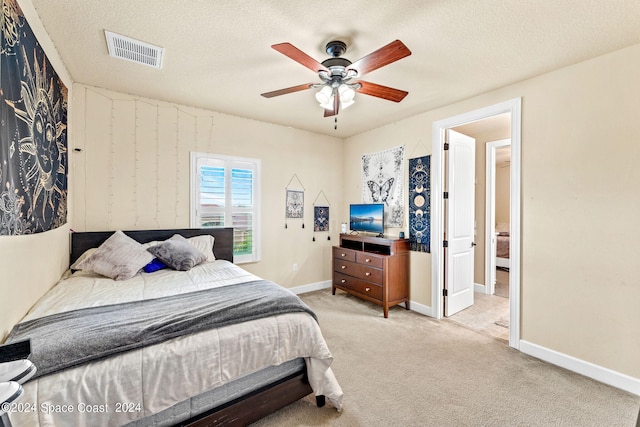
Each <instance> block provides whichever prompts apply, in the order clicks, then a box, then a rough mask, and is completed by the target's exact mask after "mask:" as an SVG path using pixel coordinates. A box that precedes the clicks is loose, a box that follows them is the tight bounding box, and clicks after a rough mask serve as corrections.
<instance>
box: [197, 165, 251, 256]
mask: <svg viewBox="0 0 640 427" xmlns="http://www.w3.org/2000/svg"><path fill="white" fill-rule="evenodd" d="M191 227H194V228H199V227H233V258H234V262H236V263H243V262H254V261H259V260H260V253H259V248H260V160H258V159H247V158H242V157H229V156H219V155H213V154H206V153H193V152H192V153H191Z"/></svg>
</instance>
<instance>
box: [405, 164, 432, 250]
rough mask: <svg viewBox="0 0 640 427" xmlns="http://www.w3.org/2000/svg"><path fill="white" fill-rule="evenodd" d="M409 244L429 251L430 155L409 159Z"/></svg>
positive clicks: (417, 248) (412, 247)
mask: <svg viewBox="0 0 640 427" xmlns="http://www.w3.org/2000/svg"><path fill="white" fill-rule="evenodd" d="M409 245H410V248H411V250H412V251H418V252H431V156H423V157H417V158H415V159H409Z"/></svg>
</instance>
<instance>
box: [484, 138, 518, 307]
mask: <svg viewBox="0 0 640 427" xmlns="http://www.w3.org/2000/svg"><path fill="white" fill-rule="evenodd" d="M509 145H511V140H510V139H501V140H499V141H491V142H487V146H486V151H487V157H486V166H485V172H486V181H485V183H486V185H485V187H486V188H485V190H486V191H485V228H484V230H485V252H484V259H485V263H484V273H485V274H484V290H485V294H487V295H493V293H494V292H495V287H496V284H495V277H496V253H495V249H496V245H497V244H498V243H497V242H496V149H497V148H500V147H508V146H509Z"/></svg>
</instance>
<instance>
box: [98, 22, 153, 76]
mask: <svg viewBox="0 0 640 427" xmlns="http://www.w3.org/2000/svg"><path fill="white" fill-rule="evenodd" d="M104 35H105V37H106V38H107V46H108V47H109V55H111V56H112V57H114V58H120V59H124V60H127V61H131V62H137V63H138V64H142V65H148V66H149V67H153V68H160V67H161V66H162V54H163V53H164V49H163V48H161V47H159V46H154V45H152V44H149V43H145V42H141V41H140V40H135V39H132V38H129V37H125V36H121V35H120V34H116V33H112V32H111V31H107V30H105V31H104Z"/></svg>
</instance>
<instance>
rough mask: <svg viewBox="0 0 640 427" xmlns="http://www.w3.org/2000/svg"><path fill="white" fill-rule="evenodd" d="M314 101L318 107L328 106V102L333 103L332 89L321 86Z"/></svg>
mask: <svg viewBox="0 0 640 427" xmlns="http://www.w3.org/2000/svg"><path fill="white" fill-rule="evenodd" d="M316 100H317V101H318V102H319V103H320V106H323V105H325V104H328V103H329V102H330V101H331V102H333V101H332V100H333V89H332V88H331V87H329V86H323V88H322V89H320V90H319V91H318V92H317V93H316ZM323 108H326V107H323Z"/></svg>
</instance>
